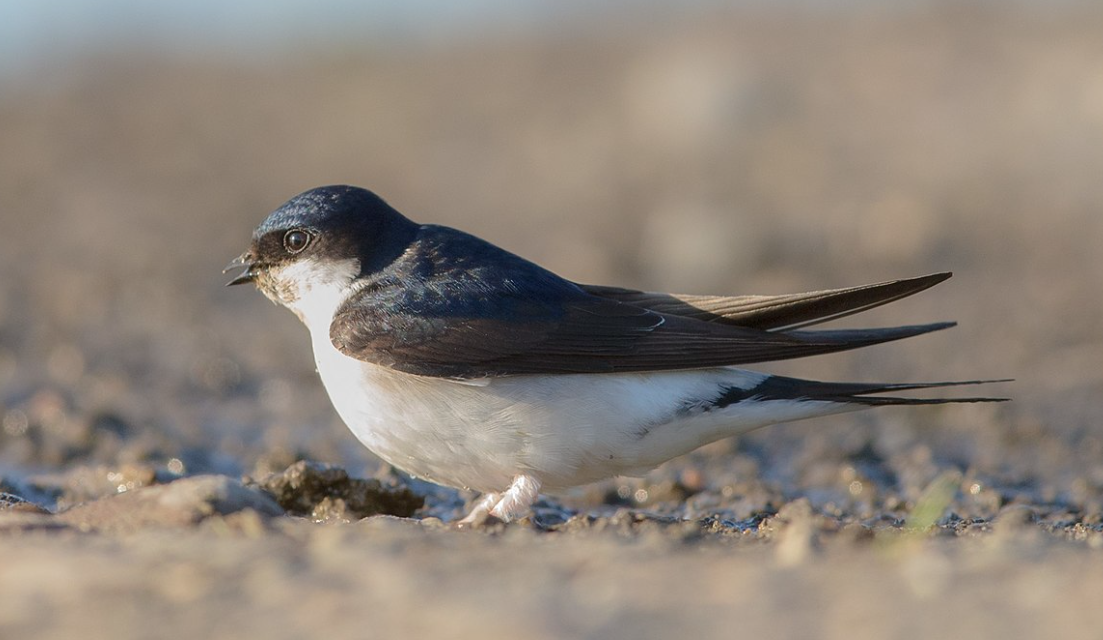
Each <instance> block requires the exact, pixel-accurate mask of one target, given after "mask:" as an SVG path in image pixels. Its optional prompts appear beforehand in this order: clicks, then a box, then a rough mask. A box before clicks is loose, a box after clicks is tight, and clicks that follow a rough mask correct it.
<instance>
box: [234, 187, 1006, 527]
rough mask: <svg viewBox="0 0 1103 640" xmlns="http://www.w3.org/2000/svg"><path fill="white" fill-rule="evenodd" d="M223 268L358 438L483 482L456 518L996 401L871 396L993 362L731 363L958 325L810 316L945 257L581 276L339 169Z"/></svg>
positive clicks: (856, 301)
mask: <svg viewBox="0 0 1103 640" xmlns="http://www.w3.org/2000/svg"><path fill="white" fill-rule="evenodd" d="M232 268H240V269H242V271H241V273H240V274H239V275H237V277H235V278H234V279H233V280H232V281H230V282H229V283H228V284H230V285H236V284H243V283H247V282H252V283H255V284H256V286H257V287H258V288H259V289H260V290H261V291H262V292H263V293H264V294H265V295H266V296H268V297H269V298H270V299H272V300H273V301H274V302H276V303H279V304H281V305H283V306H285V307H287V308H288V309H290V310H291V311H292V312H294V313H295V315H297V316H298V317H299V319H300V320H302V321H303V323H304V324H306V326H307V328H308V329H309V330H310V336H311V341H312V343H313V347H314V358H315V362H316V363H317V367H318V373H319V374H320V375H321V378H322V383H323V384H324V385H325V388H326V391H327V392H328V393H329V397H330V399H331V400H332V402H333V406H334V407H335V408H336V409H337V412H338V413H339V414H340V415H341V418H342V419H343V420H344V422H345V424H347V425H348V427H349V428H350V429H351V430H352V432H353V433H354V434H355V435H356V437H357V438H358V439H359V440H360V441H361V442H362V443H363V444H364V445H365V446H367V447H368V448H369V449H371V450H372V451H373V452H374V453H375V454H376V455H378V456H379V457H380V458H382V459H383V460H385V461H387V462H389V463H390V464H392V465H394V466H395V467H397V468H399V469H402V470H404V471H406V472H407V473H410V474H411V475H414V476H417V477H420V478H424V479H426V480H430V481H432V482H435V483H438V484H443V485H448V486H451V487H462V488H464V489H475V490H478V491H480V492H483V493H484V494H485V495H484V497H483V498H482V499H481V500H480V501H479V502H478V504H477V506H476V507H475V508H474V509H473V510H472V511H471V513H470V514H469V515H468V516H467V517H466V518H464V520H463V521H461V522H467V523H470V522H479V521H482V520H483V519H485V518H486V517H487V515H488V514H489V515H493V516H495V517H497V518H500V519H502V520H506V521H508V520H510V519H511V518H514V517H517V516H519V515H523V514H524V513H525V512H526V511H527V510H528V509H529V507H530V506H531V505H532V503H533V502H534V501H535V500H536V499H537V496H538V493H539V492H540V491H542V490H543V491H547V492H556V491H561V490H564V489H567V488H569V487H575V486H579V485H583V484H587V483H590V482H594V481H597V480H602V479H605V478H609V477H612V476H617V475H633V474H635V475H639V474H641V473H643V472H646V471H647V470H649V469H651V468H653V467H655V466H658V465H659V464H661V463H662V462H664V461H666V460H669V459H671V458H674V457H676V456H679V455H682V454H684V453H687V452H689V451H692V450H694V449H696V448H698V447H700V446H702V445H704V444H707V443H709V442H713V441H715V440H719V439H721V438H726V437H729V436H733V435H738V434H741V433H745V432H747V431H750V430H752V429H757V428H759V427H762V426H765V425H768V424H773V423H778V422H788V421H792V420H799V419H804V418H811V417H815V416H823V415H828V414H833V413H839V412H844V411H852V410H856V409H863V408H866V407H873V406H882V405H919V404H939V403H947V402H988V401H998V400H1001V399H1000V398H952V399H949V398H911V397H895V396H884V395H878V394H882V393H885V392H895V391H902V390H907V389H925V388H931V387H946V386H953V385H961V384H978V383H980V382H985V381H968V382H935V383H919V384H880V383H834V382H813V381H808V380H800V379H795V378H787V377H782V376H774V375H767V374H763V373H756V372H753V371H747V370H745V369H739V368H736V367H735V366H733V365H742V364H746V363H753V362H765V361H769V360H781V359H786V358H798V357H802V356H812V355H816V354H823V353H831V352H834V351H842V350H846V349H854V348H857V347H864V346H868V345H873V344H878V343H881V342H886V341H890V340H898V339H900V338H908V337H911V336H916V335H920V334H923V333H928V332H931V331H936V330H939V329H944V328H946V327H950V326H953V323H949V322H944V323H936V324H922V325H915V326H903V327H891V328H881V329H860V330H851V329H846V330H835V331H805V330H803V328H804V327H806V326H809V325H813V324H817V323H821V322H825V321H827V320H833V319H836V318H840V317H843V316H846V315H850V314H853V313H857V312H859V311H864V310H866V309H871V308H873V307H876V306H878V305H882V304H885V303H887V302H892V301H893V300H898V299H900V298H903V297H905V296H909V295H912V294H914V293H917V292H919V291H922V290H924V289H926V288H928V287H931V286H933V285H935V284H937V283H939V282H942V281H943V280H945V279H947V278H949V277H950V274H949V273H939V274H934V275H928V276H923V277H919V278H912V279H907V280H896V281H892V282H884V283H881V284H874V285H868V286H861V287H853V288H847V289H837V290H831V291H816V292H811V293H800V294H793V295H780V296H738V297H727V296H700V295H676V294H669V293H650V292H644V291H636V290H632V289H622V288H618V287H606V286H592V285H584V284H578V283H575V282H571V281H569V280H566V279H564V278H561V277H559V276H557V275H555V274H554V273H552V272H550V271H548V270H546V269H544V268H542V267H540V266H538V265H536V264H534V263H532V262H529V261H528V260H525V259H524V258H521V257H519V256H517V255H514V254H512V253H510V252H508V251H505V250H504V249H501V248H499V247H497V246H495V245H493V244H491V243H489V242H487V241H485V240H481V239H479V238H477V237H475V236H472V235H469V234H467V233H464V232H462V231H457V230H455V229H451V228H448V227H443V226H437V225H423V224H418V223H415V222H413V221H411V220H409V219H408V218H406V217H404V216H403V215H402V214H400V213H399V212H398V211H396V210H395V209H393V208H391V207H390V206H389V205H388V204H387V203H386V202H384V201H383V200H382V199H381V198H380V197H379V196H377V195H375V194H374V193H372V192H370V191H367V190H365V189H360V188H356V187H350V186H330V187H321V188H317V189H312V190H310V191H307V192H305V193H302V194H300V195H298V196H295V197H294V198H292V199H291V200H290V201H288V202H287V203H286V204H284V205H283V206H281V207H280V208H279V209H277V210H276V211H274V212H273V213H272V214H271V215H269V216H268V218H267V219H266V220H264V222H262V223H261V225H260V226H259V227H257V229H256V231H255V232H254V233H253V238H252V244H251V245H250V247H249V249H248V251H246V252H245V253H243V254H242V255H241V256H240V257H238V258H237V259H236V260H234V261H233V262H232V263H231V264H230V266H229V267H227V271H229V270H230V269H232Z"/></svg>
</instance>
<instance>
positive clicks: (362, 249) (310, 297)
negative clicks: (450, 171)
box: [226, 186, 418, 326]
mask: <svg viewBox="0 0 1103 640" xmlns="http://www.w3.org/2000/svg"><path fill="white" fill-rule="evenodd" d="M417 229H418V225H417V224H415V223H413V222H411V221H410V220H409V219H407V218H406V217H404V216H403V215H402V214H400V213H398V212H397V211H395V210H394V209H392V208H391V207H390V206H389V205H388V204H387V203H386V202H384V201H383V199H382V198H380V197H379V196H377V195H375V194H374V193H372V192H371V191H368V190H366V189H360V188H358V187H349V186H330V187H319V188H317V189H311V190H310V191H306V192H304V193H301V194H299V195H297V196H295V197H294V198H292V199H290V200H288V201H287V202H286V203H284V204H283V205H282V206H281V207H280V208H278V209H276V210H275V211H273V212H272V213H271V214H269V216H268V217H267V218H266V219H265V220H264V222H262V223H261V224H260V226H258V227H257V228H256V230H255V231H254V232H253V240H252V243H251V244H250V246H249V249H248V250H247V251H245V253H243V254H241V255H240V256H238V257H237V258H235V259H234V261H233V262H231V263H230V264H229V266H227V267H226V271H230V270H232V269H241V272H240V273H239V274H238V275H237V276H236V277H234V279H232V280H230V282H228V283H227V286H230V285H236V284H245V283H247V282H252V283H254V284H255V285H256V286H257V288H258V289H260V290H261V292H262V293H264V295H266V296H267V297H268V298H270V299H271V300H272V301H274V302H276V303H279V304H282V305H283V306H285V307H287V308H289V309H291V310H292V311H293V312H295V314H296V315H298V316H299V318H300V319H301V320H303V322H305V323H306V324H307V326H311V324H312V320H314V319H317V320H318V321H319V322H320V321H325V322H326V323H327V324H328V321H329V319H330V318H332V316H333V312H334V311H335V310H336V308H337V306H339V305H340V303H341V302H342V301H343V300H344V299H345V297H346V296H347V295H348V293H349V289H350V287H351V286H352V283H353V281H354V280H356V279H357V278H359V277H360V276H362V275H365V274H369V273H373V272H375V271H377V270H378V269H380V268H382V267H383V266H385V265H387V264H389V263H390V262H392V261H393V260H394V259H395V258H397V257H398V256H399V255H401V254H402V252H403V251H405V249H406V247H408V246H409V244H410V242H411V241H412V240H413V238H414V236H415V235H416V233H417Z"/></svg>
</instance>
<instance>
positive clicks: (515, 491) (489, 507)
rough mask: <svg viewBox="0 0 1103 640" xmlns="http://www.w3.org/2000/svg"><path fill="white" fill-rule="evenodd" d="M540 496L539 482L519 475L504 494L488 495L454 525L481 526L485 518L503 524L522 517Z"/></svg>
mask: <svg viewBox="0 0 1103 640" xmlns="http://www.w3.org/2000/svg"><path fill="white" fill-rule="evenodd" d="M539 495H540V481H539V480H537V479H536V478H534V477H532V476H526V475H519V476H517V477H516V478H514V479H513V484H511V485H510V486H509V489H507V490H506V491H505V493H488V494H486V495H485V496H483V498H482V500H479V503H478V504H477V505H475V508H474V509H472V510H471V513H469V514H467V515H466V516H465V517H464V519H463V520H460V521H459V522H457V523H456V524H457V525H458V526H460V527H465V526H472V525H479V524H482V523H483V522H484V521H485V520H486V518H487V516H494V517H495V518H498V519H499V520H501V521H503V522H509V521H510V520H513V519H514V518H516V517H518V516H521V515H524V514H525V513H526V512H527V511H528V510H529V507H531V506H532V503H534V502H536V498H537V497H539Z"/></svg>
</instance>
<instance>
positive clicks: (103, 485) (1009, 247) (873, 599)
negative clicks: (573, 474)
mask: <svg viewBox="0 0 1103 640" xmlns="http://www.w3.org/2000/svg"><path fill="white" fill-rule="evenodd" d="M1101 36H1103V13H1101V12H1099V11H1097V10H1093V9H1091V8H1081V9H1075V10H1074V9H1070V10H1068V12H1067V13H1063V14H1048V13H1047V14H1044V15H1043V14H1029V13H1025V12H1009V11H1001V10H997V9H995V8H989V9H963V8H953V7H951V6H945V7H943V8H941V9H927V10H914V11H911V12H902V13H899V14H889V13H873V14H853V15H843V14H831V13H821V14H814V15H810V14H774V13H756V12H753V11H745V12H741V13H733V14H725V13H717V14H714V15H706V16H696V17H686V18H682V19H673V20H667V21H665V22H664V23H663V24H661V25H660V24H649V23H648V21H647V20H637V21H628V22H627V23H623V24H618V25H612V24H600V25H588V26H587V27H585V28H577V29H562V30H560V31H557V32H555V33H548V34H542V35H535V36H534V35H533V34H513V35H509V34H506V35H502V36H500V37H497V38H492V39H486V40H481V41H477V42H475V41H459V42H451V43H424V44H422V45H416V46H415V45H411V46H410V47H409V48H404V49H397V50H396V49H393V48H389V49H382V48H372V47H371V45H370V44H368V45H365V47H364V48H362V49H354V50H341V51H325V50H323V49H316V50H310V51H305V50H304V51H300V52H294V54H289V55H287V56H284V57H280V58H276V59H271V60H267V61H265V62H263V63H261V62H252V63H247V62H242V61H235V60H226V59H217V58H215V57H213V56H202V55H195V56H193V57H190V58H166V57H161V56H158V55H155V54H150V53H147V52H141V51H117V52H104V53H102V54H98V55H89V56H87V57H85V58H83V59H80V60H61V61H58V62H57V64H50V65H47V66H45V67H44V68H43V69H41V70H40V72H39V73H37V74H34V76H33V77H32V76H28V77H26V78H23V79H21V80H18V81H12V82H10V83H8V84H6V85H4V86H3V87H2V92H0V140H2V141H3V142H2V144H0V221H2V222H3V227H2V228H0V229H2V231H0V273H2V274H3V278H0V491H2V492H6V493H8V494H12V495H14V496H19V497H20V498H22V499H24V500H27V501H29V502H28V503H16V502H15V499H14V498H10V499H8V500H9V502H12V503H13V506H12V507H10V508H7V509H5V510H2V511H0V636H2V637H5V638H7V637H11V638H17V637H18V638H70V637H74V636H78V635H79V636H80V637H85V638H108V637H111V638H120V637H212V638H222V637H226V638H229V637H256V636H261V635H264V636H268V637H303V636H306V635H308V634H311V635H314V634H317V635H326V636H331V637H365V636H374V635H379V636H388V637H389V636H395V635H398V634H403V635H406V636H412V635H414V634H415V633H416V634H418V635H419V636H426V635H430V634H431V635H432V636H433V637H445V638H447V637H471V636H476V635H478V636H485V635H486V634H488V633H489V634H492V635H498V634H500V633H524V634H525V635H532V636H535V637H563V636H577V637H605V638H629V637H631V638H636V637H641V636H644V637H646V636H654V637H669V636H671V635H673V634H686V635H688V634H692V635H694V636H700V637H730V636H733V635H735V634H740V635H748V634H749V635H762V636H767V637H794V638H795V637H809V636H821V637H847V638H855V639H861V638H883V637H916V638H918V637H931V636H932V635H936V634H937V635H945V634H951V633H952V634H967V635H983V636H1001V637H1024V638H1025V637H1043V636H1058V635H1059V636H1062V637H1070V638H1073V637H1096V636H1097V635H1098V630H1099V629H1100V628H1101V622H1103V613H1100V611H1101V609H1100V607H1099V602H1100V601H1101V598H1103V571H1101V569H1103V555H1101V554H1103V551H1101V547H1103V524H1101V522H1103V403H1101V402H1100V401H1099V397H1100V394H1101V393H1103V367H1100V363H1101V362H1103V296H1101V295H1100V291H1103V260H1100V259H1099V258H1098V246H1099V245H1100V241H1101V240H1103V216H1101V215H1100V212H1099V210H1098V209H1099V205H1098V203H1099V202H1100V201H1101V200H1103V186H1101V185H1103V182H1101V181H1100V180H1099V175H1100V169H1101V168H1103V74H1101V71H1100V70H1101V69H1103V37H1101ZM331 183H352V184H359V185H362V186H366V187H370V188H372V189H374V190H376V191H377V192H379V193H380V194H381V195H383V196H384V197H385V198H387V199H388V200H389V201H390V202H391V203H392V204H394V205H395V206H396V207H397V208H399V209H400V210H402V211H404V212H406V213H407V214H408V215H410V216H411V217H413V218H415V219H417V220H420V221H432V222H439V223H445V224H451V225H454V226H458V227H460V228H463V229H465V230H468V231H471V232H474V233H477V234H479V235H482V236H484V237H487V238H488V239H491V240H492V241H494V242H497V243H499V244H501V245H503V246H505V247H507V248H509V249H511V250H514V251H516V252H518V253H521V254H522V255H525V256H528V257H530V258H532V259H535V260H537V261H538V262H540V263H542V264H544V265H546V266H548V267H550V268H552V269H553V270H556V271H558V272H560V273H562V274H563V275H565V276H567V277H570V278H572V279H575V280H579V281H584V282H595V283H608V284H620V285H624V286H635V287H643V288H647V289H663V290H677V291H681V292H686V293H722V292H730V293H779V292H789V291H797V290H803V289H813V288H825V287H833V286H843V285H849V284H857V283H862V282H874V281H879V280H885V279H891V278H894V277H902V276H908V275H918V274H921V273H925V272H933V271H942V270H953V271H955V274H956V275H955V278H954V279H952V280H951V281H949V282H947V283H945V284H943V285H940V286H939V287H937V288H936V289H934V290H932V291H930V292H926V293H924V294H922V295H921V296H920V297H917V298H915V299H911V300H908V301H904V302H901V303H897V304H895V305H892V306H890V307H887V308H884V309H879V310H876V311H874V312H871V313H869V314H865V315H863V316H862V317H860V318H854V319H848V320H846V321H845V322H843V323H841V324H842V325H843V326H858V325H860V324H871V325H884V324H894V323H914V322H926V321H935V320H943V319H955V320H958V321H959V322H960V323H961V324H960V326H959V327H958V328H955V329H953V330H950V331H946V332H943V333H940V334H936V335H932V336H925V337H922V338H917V339H915V340H912V341H909V342H906V343H899V344H893V345H887V346H882V347H877V348H874V349H869V350H865V351H863V352H859V353H853V354H845V355H837V356H830V357H822V358H814V359H810V360H804V361H798V362H790V363H784V364H777V365H769V366H767V367H765V369H767V370H769V371H774V372H782V373H786V374H792V375H800V376H804V377H818V378H827V379H856V380H881V379H885V380H900V381H907V380H923V379H927V380H929V379H974V378H1004V377H1012V378H1016V379H1017V382H1016V383H1014V384H1009V385H999V386H996V387H994V388H993V389H992V392H993V393H995V394H998V395H1008V396H1011V397H1013V398H1014V401H1013V402H1011V403H1006V404H1002V405H985V406H948V407H938V408H919V409H914V408H897V409H887V410H881V411H876V412H866V413H862V414H851V415H847V416H839V417H834V418H831V419H825V420H818V421H815V422H806V423H798V424H792V425H781V426H777V427H771V428H769V429H765V430H762V431H761V432H758V433H755V434H752V435H750V436H748V437H745V438H742V439H741V440H739V441H738V442H720V443H716V444H714V445H710V446H708V447H706V448H704V449H702V450H700V451H698V452H696V453H694V454H692V455H690V456H686V457H684V458H682V459H679V460H675V461H672V462H671V463H668V464H667V465H664V466H663V467H662V468H660V469H658V470H656V471H655V472H653V473H652V474H650V475H648V476H647V477H646V478H643V479H636V480H629V479H619V480H611V481H609V482H607V483H602V484H599V485H594V486H591V487H586V488H582V489H579V490H578V491H576V492H574V493H572V494H570V495H566V496H558V497H554V498H551V499H549V500H546V501H544V502H542V503H540V504H539V505H538V509H537V510H536V512H535V514H534V516H533V517H532V518H530V519H527V520H525V521H522V522H520V523H516V524H513V525H510V526H508V527H500V526H499V527H492V528H490V529H488V530H484V531H468V532H457V531H454V530H452V529H450V528H448V527H447V526H446V525H444V524H442V520H448V519H450V518H453V517H455V515H456V514H458V513H461V512H462V510H463V507H464V503H465V501H470V500H471V499H472V498H473V496H470V495H465V494H457V493H456V492H453V491H448V490H440V489H436V488H434V487H432V486H430V485H425V484H424V483H419V482H416V481H410V480H409V479H407V478H404V477H402V476H400V475H398V474H396V473H394V472H393V470H391V469H388V468H386V467H384V466H381V465H380V464H379V463H378V462H377V461H376V460H375V459H374V458H372V457H371V455H370V454H369V453H367V452H366V451H364V450H363V449H362V448H360V447H359V445H358V444H357V443H356V442H355V441H354V440H353V438H352V437H351V435H349V434H348V433H347V431H346V430H345V428H344V427H343V426H342V425H341V424H340V422H339V421H338V419H337V418H336V416H335V415H334V413H333V411H332V409H331V408H330V407H329V404H328V401H327V400H326V398H325V396H324V392H323V390H322V388H321V385H320V384H319V382H318V381H317V379H316V375H315V374H314V372H313V370H312V367H313V365H312V357H311V354H310V351H309V344H308V341H307V339H306V333H305V330H304V329H303V328H302V327H301V326H300V325H299V324H298V322H297V320H295V318H294V317H293V316H292V315H291V314H289V313H287V312H286V311H284V310H282V309H276V308H274V307H272V306H271V305H270V304H269V303H268V302H267V301H265V300H264V299H263V298H262V296H260V294H258V293H256V292H252V291H247V290H243V288H234V289H224V288H223V287H222V286H221V285H222V283H223V281H224V276H223V275H222V274H221V273H220V270H221V268H222V266H223V265H224V264H225V263H226V262H228V260H229V259H230V258H232V257H233V256H235V255H237V254H238V253H240V251H241V250H242V249H243V248H244V247H245V245H246V243H247V241H248V237H249V234H250V232H251V229H252V227H253V226H254V225H256V224H257V223H258V222H259V221H260V220H261V219H263V217H264V216H265V215H266V213H267V212H268V211H269V210H271V209H272V208H274V207H276V206H278V205H279V204H280V203H281V202H282V201H284V200H286V199H287V198H288V197H290V196H292V195H294V194H295V193H298V192H299V191H302V190H304V189H307V188H310V187H313V186H317V185H320V184H331ZM296 460H308V461H312V462H313V463H317V464H316V465H315V466H308V467H297V468H296V469H298V471H292V472H284V470H285V469H287V468H288V467H289V466H290V465H291V464H292V463H293V462H295V461H296ZM321 465H332V466H330V467H325V466H321ZM341 470H345V471H341ZM346 471H347V473H346ZM273 473H283V475H280V476H275V479H273V476H271V474H273ZM342 474H344V475H342ZM338 476H340V477H338ZM349 476H351V479H350V478H349ZM243 477H244V480H242V478H243ZM295 478H306V479H307V480H303V481H299V480H294V479H295ZM342 478H343V479H342ZM364 479H372V480H371V481H368V480H364ZM280 482H282V483H283V484H279V483H280ZM395 496H398V497H395ZM410 496H413V497H412V498H411V497H410ZM411 500H414V501H415V502H417V503H420V502H422V501H423V502H424V506H422V507H420V508H418V507H417V506H416V504H414V503H412V502H410V501H411ZM378 505H383V506H378ZM411 505H412V506H411ZM410 509H415V510H414V511H413V519H399V518H395V517H391V516H386V515H382V516H372V517H368V518H367V519H363V520H361V518H363V517H364V516H366V515H369V514H371V513H376V512H378V511H379V510H382V512H383V513H395V512H402V513H407V511H408V510H410ZM407 515H409V514H408V513H407ZM313 520H320V521H326V522H327V523H328V524H322V523H315V522H313ZM345 521H348V522H345Z"/></svg>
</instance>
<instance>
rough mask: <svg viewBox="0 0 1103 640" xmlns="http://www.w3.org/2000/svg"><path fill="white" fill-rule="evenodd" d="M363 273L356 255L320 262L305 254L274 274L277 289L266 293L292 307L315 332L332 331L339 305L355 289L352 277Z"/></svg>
mask: <svg viewBox="0 0 1103 640" xmlns="http://www.w3.org/2000/svg"><path fill="white" fill-rule="evenodd" d="M359 273H360V261H359V260H356V259H355V258H349V259H347V260H333V261H325V262H319V261H318V260H315V259H313V258H304V259H302V260H299V261H297V262H295V263H293V264H290V265H288V266H286V267H284V268H283V269H280V270H279V271H277V272H273V273H272V274H270V277H271V278H272V281H273V283H274V284H275V287H274V291H272V292H270V291H268V290H264V293H265V295H267V296H268V297H269V298H272V300H274V301H275V302H278V303H279V304H282V305H283V306H285V307H287V308H288V309H290V310H291V311H292V312H293V313H294V314H295V315H297V316H299V319H300V320H302V321H303V324H305V325H306V326H307V328H308V329H310V332H311V333H312V334H314V333H317V332H319V331H320V332H322V334H324V335H328V334H329V325H330V323H331V322H332V321H333V314H334V313H335V312H336V311H337V308H338V307H340V306H341V304H342V303H343V302H344V301H345V299H346V298H347V297H348V296H349V294H350V293H352V290H353V287H352V281H353V280H354V279H355V278H356V276H357V274H359Z"/></svg>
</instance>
